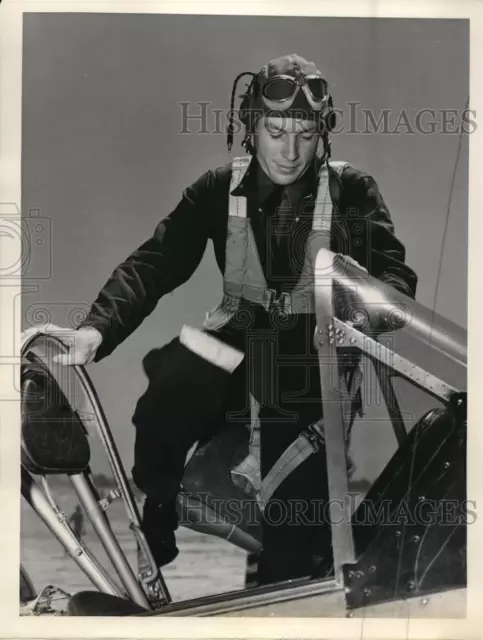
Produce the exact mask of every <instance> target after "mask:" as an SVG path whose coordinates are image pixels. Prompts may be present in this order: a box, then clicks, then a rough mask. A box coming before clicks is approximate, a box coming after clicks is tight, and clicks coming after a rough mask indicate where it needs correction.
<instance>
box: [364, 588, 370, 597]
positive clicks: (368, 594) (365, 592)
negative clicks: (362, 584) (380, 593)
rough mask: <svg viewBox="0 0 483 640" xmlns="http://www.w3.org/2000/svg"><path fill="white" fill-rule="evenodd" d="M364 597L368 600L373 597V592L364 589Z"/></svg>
mask: <svg viewBox="0 0 483 640" xmlns="http://www.w3.org/2000/svg"><path fill="white" fill-rule="evenodd" d="M364 595H365V597H366V598H368V597H369V596H370V595H371V590H370V589H364Z"/></svg>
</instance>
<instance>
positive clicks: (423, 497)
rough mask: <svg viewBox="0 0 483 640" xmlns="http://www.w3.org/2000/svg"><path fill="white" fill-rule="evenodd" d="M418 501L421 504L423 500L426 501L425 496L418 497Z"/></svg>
mask: <svg viewBox="0 0 483 640" xmlns="http://www.w3.org/2000/svg"><path fill="white" fill-rule="evenodd" d="M418 500H419V502H422V501H423V500H426V496H419V498H418Z"/></svg>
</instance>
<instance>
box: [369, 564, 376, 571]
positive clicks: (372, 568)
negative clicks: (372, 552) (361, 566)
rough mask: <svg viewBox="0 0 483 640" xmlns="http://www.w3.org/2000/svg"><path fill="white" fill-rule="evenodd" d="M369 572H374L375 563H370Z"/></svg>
mask: <svg viewBox="0 0 483 640" xmlns="http://www.w3.org/2000/svg"><path fill="white" fill-rule="evenodd" d="M369 573H376V565H375V564H372V565H371V566H370V567H369Z"/></svg>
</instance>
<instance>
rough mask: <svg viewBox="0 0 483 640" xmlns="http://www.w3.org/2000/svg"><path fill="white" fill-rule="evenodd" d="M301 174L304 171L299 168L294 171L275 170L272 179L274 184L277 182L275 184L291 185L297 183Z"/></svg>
mask: <svg viewBox="0 0 483 640" xmlns="http://www.w3.org/2000/svg"><path fill="white" fill-rule="evenodd" d="M301 173H302V171H301V170H300V169H299V168H297V169H296V170H294V171H284V170H281V169H273V171H272V172H271V174H272V175H271V178H272V182H275V184H291V183H292V182H295V180H297V178H298V177H299V176H300V174H301Z"/></svg>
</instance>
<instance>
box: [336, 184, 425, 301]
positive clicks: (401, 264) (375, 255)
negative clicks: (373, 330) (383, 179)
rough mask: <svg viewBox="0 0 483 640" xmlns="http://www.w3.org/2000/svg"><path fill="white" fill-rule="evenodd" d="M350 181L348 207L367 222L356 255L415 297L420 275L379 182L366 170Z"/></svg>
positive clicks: (376, 274) (379, 276)
mask: <svg viewBox="0 0 483 640" xmlns="http://www.w3.org/2000/svg"><path fill="white" fill-rule="evenodd" d="M350 182H351V189H350V192H351V197H350V201H351V202H350V203H348V205H347V206H348V209H349V210H352V211H354V213H355V215H356V216H357V218H359V220H360V221H361V222H362V223H363V224H362V225H359V227H360V228H362V229H363V233H364V237H363V239H362V247H361V249H356V250H355V251H354V254H357V256H358V257H356V255H354V257H356V259H357V260H358V262H360V263H361V264H362V265H363V266H364V267H365V268H366V269H367V270H368V271H369V273H370V274H371V275H372V276H374V277H375V278H377V279H378V280H381V281H382V282H385V283H386V284H389V285H390V286H393V287H394V288H395V289H397V290H398V291H400V292H401V293H403V294H405V295H407V296H409V297H411V298H414V297H415V296H416V287H417V282H418V278H417V275H416V274H415V272H414V271H413V270H412V269H411V268H410V267H409V266H408V265H407V264H406V262H405V260H406V250H405V248H404V245H403V244H402V243H401V241H400V240H398V238H397V237H396V235H395V230H394V225H393V223H392V220H391V216H390V213H389V210H388V208H387V206H386V203H385V202H384V199H383V197H382V195H381V193H380V191H379V188H378V186H377V184H376V181H375V180H374V178H372V177H371V176H369V175H368V174H366V173H362V172H357V174H356V175H353V176H351V178H350ZM354 222H355V221H354Z"/></svg>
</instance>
